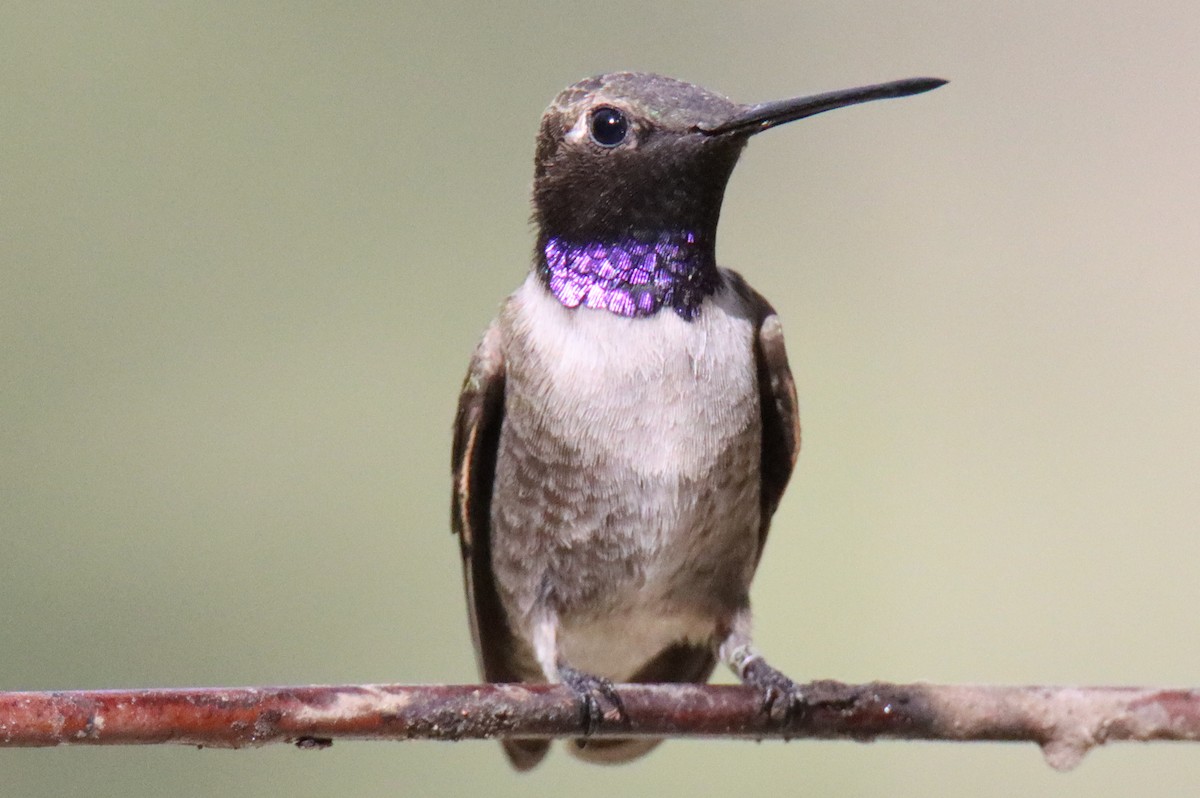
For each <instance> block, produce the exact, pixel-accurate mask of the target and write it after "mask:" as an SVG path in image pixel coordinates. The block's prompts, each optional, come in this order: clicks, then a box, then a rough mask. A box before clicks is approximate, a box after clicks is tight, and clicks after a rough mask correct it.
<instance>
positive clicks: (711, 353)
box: [513, 275, 758, 477]
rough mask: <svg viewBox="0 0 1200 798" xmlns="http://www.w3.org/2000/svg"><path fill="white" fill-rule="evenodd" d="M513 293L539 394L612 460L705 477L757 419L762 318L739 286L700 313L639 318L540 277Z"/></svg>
mask: <svg viewBox="0 0 1200 798" xmlns="http://www.w3.org/2000/svg"><path fill="white" fill-rule="evenodd" d="M513 299H514V304H515V307H514V308H513V310H514V311H515V314H516V315H515V318H514V321H515V323H516V324H517V325H519V326H521V327H524V328H525V330H523V332H524V333H525V334H524V335H522V338H523V339H524V341H525V344H526V346H528V347H529V348H530V350H531V351H528V352H527V353H526V356H528V357H529V358H530V360H531V361H533V362H536V364H537V367H536V369H531V370H530V371H529V372H528V373H530V374H532V375H536V376H534V377H533V380H534V381H536V382H537V383H538V384H537V385H536V386H535V387H536V390H535V391H534V397H533V401H539V402H541V403H542V404H543V406H542V407H541V408H540V409H541V410H543V411H544V415H543V418H545V419H546V420H547V423H549V424H554V423H558V424H560V425H561V426H562V431H563V432H564V433H565V434H567V435H569V436H571V437H576V436H581V435H582V436H583V437H584V438H587V439H588V440H587V441H586V445H588V447H589V448H591V447H595V448H594V449H592V450H594V451H596V452H597V453H602V454H601V455H600V456H602V457H603V458H605V460H606V462H608V463H610V464H618V463H623V464H627V465H629V466H630V467H632V468H633V469H635V470H636V471H637V472H638V473H641V474H644V475H646V476H654V475H659V476H661V475H665V474H670V475H674V476H682V477H694V476H700V475H701V474H703V473H704V472H705V471H706V469H708V468H709V467H710V460H711V457H712V453H713V452H717V451H720V450H722V449H723V448H724V447H725V446H726V445H727V442H728V440H729V439H730V438H732V437H733V436H736V435H741V434H743V433H744V432H745V430H746V428H747V425H749V424H752V423H757V413H758V395H757V386H756V382H755V381H756V372H755V366H754V363H753V344H752V336H753V335H754V326H753V323H752V322H751V320H750V319H749V317H748V315H747V314H746V312H745V309H744V308H743V307H742V303H741V300H740V299H739V298H738V297H737V295H736V294H734V292H732V291H730V290H728V289H722V290H721V291H719V292H718V293H717V294H716V295H715V296H714V297H713V299H712V300H711V302H709V303H708V304H707V305H706V306H705V308H704V309H703V311H702V312H701V313H700V314H699V316H698V317H697V318H696V319H695V320H693V321H685V320H684V319H682V318H680V317H679V316H678V315H676V314H675V313H673V312H671V311H670V310H663V311H661V312H659V313H657V314H656V315H654V316H652V317H650V318H640V319H629V318H624V317H620V316H616V315H614V314H612V313H608V312H604V311H594V310H588V309H576V310H571V309H567V308H564V307H562V305H560V304H559V302H558V301H557V300H556V299H554V298H553V297H552V296H550V295H549V294H548V293H547V292H546V291H545V290H544V289H543V288H542V287H541V285H540V284H539V282H538V278H537V276H536V275H530V277H529V279H528V280H526V282H525V283H524V285H522V286H521V288H520V289H518V291H517V293H516V295H515V296H514V298H513ZM580 421H584V422H586V423H583V424H580V423H579V422H580ZM648 437H650V438H652V440H648Z"/></svg>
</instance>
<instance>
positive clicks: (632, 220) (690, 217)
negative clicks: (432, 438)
mask: <svg viewBox="0 0 1200 798" xmlns="http://www.w3.org/2000/svg"><path fill="white" fill-rule="evenodd" d="M945 82H946V81H944V80H940V79H937V78H911V79H907V80H900V81H894V82H890V83H881V84H876V85H871V86H863V87H859V88H854V89H848V90H842V91H833V92H829V93H825V94H817V95H813V96H808V97H799V98H795V99H788V100H781V101H776V102H766V103H759V104H754V105H741V104H738V103H735V102H733V101H731V100H729V99H727V98H725V97H723V96H721V95H719V94H717V93H715V92H712V91H709V90H707V89H704V88H701V87H700V86H695V85H692V84H690V83H685V82H682V81H679V80H674V79H671V78H667V77H663V76H660V75H654V74H646V73H637V72H615V73H610V74H604V75H599V76H596V77H591V78H588V79H586V80H583V81H580V82H579V83H576V84H574V85H572V86H569V87H568V88H566V89H565V90H563V91H562V93H560V94H559V95H558V97H557V98H556V99H555V100H554V101H553V103H551V105H550V106H549V108H547V109H546V112H545V114H544V115H543V117H542V120H541V126H540V129H539V131H538V136H537V147H536V153H535V157H534V180H533V222H534V225H535V227H536V230H537V243H536V246H535V250H534V257H533V265H532V268H531V269H530V272H529V274H528V276H527V278H526V279H525V281H524V282H523V283H522V284H521V285H520V287H519V288H517V289H516V291H515V292H513V293H512V294H511V295H510V296H509V297H508V298H507V299H506V300H505V301H504V302H503V304H502V305H501V307H500V310H499V314H498V316H497V317H496V319H495V320H494V321H493V322H492V323H491V325H490V326H489V327H488V328H487V330H486V332H485V333H484V335H483V338H482V340H481V342H480V343H479V345H478V347H477V348H476V349H475V352H474V354H473V356H472V358H471V361H470V366H469V370H468V372H467V376H466V380H465V382H464V384H463V388H462V393H461V395H460V398H459V402H458V410H457V415H456V418H455V424H454V442H453V451H452V470H453V497H452V526H453V528H454V531H455V533H456V534H457V536H458V539H459V543H460V548H461V553H462V560H463V574H464V583H465V589H466V597H467V608H468V614H469V617H470V626H471V633H472V638H473V642H474V645H475V653H476V659H477V661H478V665H479V669H480V673H481V675H482V677H483V678H484V679H485V680H486V681H488V682H508V683H512V682H530V683H545V682H550V683H561V684H565V685H566V686H568V687H569V688H570V689H571V690H572V691H574V693H575V694H576V696H577V698H578V700H579V702H580V711H581V737H580V739H578V740H574V741H570V742H569V743H568V750H570V751H571V752H572V753H574V754H576V755H577V756H579V757H580V758H582V759H585V760H588V761H593V762H609V763H612V762H624V761H628V760H630V759H634V758H636V757H638V756H641V755H642V754H645V753H646V752H647V751H649V750H650V749H651V748H653V747H654V746H655V745H657V744H658V743H659V742H661V740H654V739H649V740H647V739H617V740H609V739H604V740H588V739H587V735H588V733H590V732H593V731H595V729H596V728H597V727H598V725H599V724H600V723H602V722H605V720H606V719H607V718H611V717H613V715H614V714H615V715H616V716H617V717H618V718H619V717H621V716H622V715H623V712H624V710H623V708H622V707H621V705H620V697H619V694H618V693H617V691H616V690H614V689H613V684H614V683H617V682H705V681H707V679H708V678H709V676H710V674H711V673H712V671H713V669H714V668H715V666H716V664H717V662H718V661H720V662H722V663H724V664H726V665H728V666H729V667H730V668H731V669H732V670H733V672H734V673H735V674H736V676H737V677H738V678H739V679H740V680H741V681H742V682H743V683H744V684H746V685H749V686H751V687H754V688H756V689H758V690H759V691H760V692H761V695H762V697H763V707H764V710H765V711H767V712H769V713H771V716H772V717H786V716H787V713H788V712H790V711H791V710H792V709H793V708H795V707H798V706H799V705H800V702H801V701H802V700H803V694H802V693H801V690H800V688H799V687H798V686H797V685H796V684H795V683H794V682H793V681H792V680H791V679H789V678H788V677H787V676H785V675H784V674H783V673H782V672H781V671H779V670H776V669H775V668H774V667H773V666H771V665H769V664H768V663H767V661H766V660H765V659H764V658H763V656H762V654H761V653H760V652H759V651H758V650H757V649H756V648H755V647H754V643H753V635H752V623H751V621H752V615H751V610H750V599H749V591H750V582H751V579H752V577H753V575H754V571H755V569H756V567H757V565H758V561H759V558H760V556H761V554H762V550H763V545H764V543H765V542H766V539H767V529H768V527H769V525H770V521H771V517H772V515H773V514H774V513H775V510H776V508H777V507H778V506H779V502H780V499H781V497H782V496H783V492H784V488H785V487H786V486H787V483H788V480H789V478H790V477H791V474H792V470H793V467H794V466H795V463H796V457H797V454H798V453H799V450H800V424H799V416H798V413H797V401H796V389H795V383H794V381H793V379H792V374H791V370H790V368H789V366H788V360H787V353H786V351H785V348H784V340H783V330H782V326H781V324H780V321H779V317H778V316H777V315H776V313H775V310H774V309H773V308H772V307H771V305H770V304H769V303H768V302H767V301H766V300H765V299H764V298H763V297H762V296H761V295H760V294H759V293H758V292H757V291H755V290H754V289H753V288H751V287H750V286H749V285H748V284H747V283H746V281H745V280H744V279H743V278H742V277H741V276H740V275H739V274H738V273H737V272H734V271H732V270H729V269H725V268H721V267H719V266H718V265H717V262H716V255H715V243H716V232H717V220H718V217H719V216H720V213H721V203H722V199H723V197H724V193H725V187H726V184H727V182H728V180H729V177H730V174H731V173H732V171H733V168H734V165H735V164H736V163H737V160H738V157H739V155H740V154H741V152H742V149H743V148H744V147H745V145H746V143H747V141H748V140H749V139H750V137H751V136H753V135H755V134H757V133H760V132H762V131H764V130H767V129H769V128H772V127H776V126H778V125H782V124H784V123H787V122H793V121H795V120H798V119H803V118H805V117H809V116H813V115H814V114H819V113H823V112H825V111H830V110H833V109H835V108H841V107H844V106H848V105H854V104H857V103H864V102H868V101H871V100H879V99H885V98H890V97H904V96H908V95H913V94H919V93H921V92H926V91H929V90H931V89H935V88H937V87H938V86H941V85H943V84H944V83H945ZM606 707H607V709H606ZM502 743H503V746H504V750H505V752H506V753H507V755H508V758H509V760H510V761H511V763H512V765H513V766H514V767H515V768H517V769H519V770H526V769H528V768H531V767H533V766H534V765H536V764H537V763H538V762H539V761H540V760H541V759H542V757H544V756H545V754H546V751H547V750H548V747H549V745H550V743H549V741H547V740H540V739H509V740H503V741H502Z"/></svg>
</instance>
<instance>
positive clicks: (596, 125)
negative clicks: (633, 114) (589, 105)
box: [591, 105, 629, 147]
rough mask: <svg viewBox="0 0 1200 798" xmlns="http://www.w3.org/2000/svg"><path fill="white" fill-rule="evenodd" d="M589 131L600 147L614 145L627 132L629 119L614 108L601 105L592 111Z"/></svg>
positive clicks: (620, 140) (622, 139) (618, 142)
mask: <svg viewBox="0 0 1200 798" xmlns="http://www.w3.org/2000/svg"><path fill="white" fill-rule="evenodd" d="M591 131H592V141H594V142H596V143H597V144H599V145H600V146H601V147H615V146H617V145H618V144H620V143H621V142H622V141H624V140H625V136H626V135H627V134H628V133H629V120H628V119H626V118H625V114H623V113H621V112H620V111H618V110H617V109H616V108H612V107H611V106H607V105H602V106H600V107H599V108H597V109H596V110H594V111H592V119H591Z"/></svg>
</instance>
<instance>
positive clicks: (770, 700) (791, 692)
mask: <svg viewBox="0 0 1200 798" xmlns="http://www.w3.org/2000/svg"><path fill="white" fill-rule="evenodd" d="M741 677H742V683H743V684H745V685H747V686H748V687H754V688H756V689H757V690H758V691H759V692H760V693H762V711H763V713H764V714H766V715H767V717H769V718H770V719H771V720H772V721H775V722H776V723H779V724H780V725H781V726H783V727H785V728H786V727H787V726H790V725H791V723H792V722H793V721H794V720H795V719H796V718H798V717H799V716H800V715H801V714H802V713H803V711H804V707H805V702H806V697H805V695H804V693H803V692H802V691H801V690H800V687H799V685H797V684H796V683H795V682H793V681H792V680H791V679H789V678H788V677H786V676H784V675H783V674H782V673H781V672H779V671H777V670H775V669H774V668H772V667H771V666H770V665H768V664H767V662H766V660H764V659H763V658H762V657H755V658H754V659H752V660H750V661H749V662H747V663H746V664H745V667H744V668H743V669H742V672H741Z"/></svg>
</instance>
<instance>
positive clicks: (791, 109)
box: [696, 78, 948, 136]
mask: <svg viewBox="0 0 1200 798" xmlns="http://www.w3.org/2000/svg"><path fill="white" fill-rule="evenodd" d="M947 82H948V81H945V80H942V79H941V78H908V79H906V80H894V81H892V82H890V83H877V84H875V85H874V86H860V87H858V88H857V89H842V90H841V91H831V92H827V93H825V94H814V95H813V96H811V97H795V98H793V99H791V100H778V101H776V102H771V103H759V104H758V105H747V106H745V107H743V108H742V110H741V111H740V112H738V113H737V114H735V115H734V116H732V117H731V118H729V119H727V120H725V121H724V122H721V123H720V124H718V125H715V126H714V125H697V126H696V130H698V131H700V132H701V133H704V134H706V135H709V136H719V135H722V134H725V133H741V134H743V135H747V136H750V135H753V134H755V133H761V132H762V131H764V130H766V129H767V128H772V127H775V126H776V125H782V124H784V123H785V122H795V121H796V120H797V119H804V118H805V117H806V116H813V115H815V114H823V113H825V112H826V111H832V110H833V109H834V108H843V107H845V106H847V105H857V104H858V103H865V102H870V101H871V100H886V99H888V98H890V97H908V96H909V95H911V94H921V93H922V92H926V91H930V90H932V89H936V88H937V87H938V86H944V85H945V84H946V83H947Z"/></svg>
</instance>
